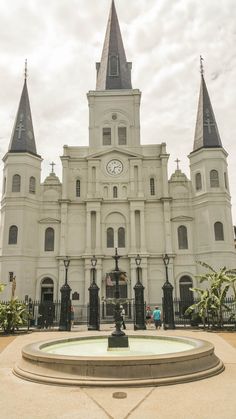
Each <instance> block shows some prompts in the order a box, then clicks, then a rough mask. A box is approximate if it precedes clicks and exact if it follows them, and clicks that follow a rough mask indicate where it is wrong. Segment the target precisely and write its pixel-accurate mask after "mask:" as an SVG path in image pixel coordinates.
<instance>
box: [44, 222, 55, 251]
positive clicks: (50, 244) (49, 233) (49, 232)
mask: <svg viewBox="0 0 236 419" xmlns="http://www.w3.org/2000/svg"><path fill="white" fill-rule="evenodd" d="M44 250H45V252H53V251H54V229H53V228H51V227H48V228H47V229H46V230H45V241H44Z"/></svg>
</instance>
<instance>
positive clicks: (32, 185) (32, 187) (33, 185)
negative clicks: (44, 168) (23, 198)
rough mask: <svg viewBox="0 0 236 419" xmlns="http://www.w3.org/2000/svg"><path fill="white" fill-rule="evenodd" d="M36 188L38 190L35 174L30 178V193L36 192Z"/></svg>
mask: <svg viewBox="0 0 236 419" xmlns="http://www.w3.org/2000/svg"><path fill="white" fill-rule="evenodd" d="M35 190H36V179H35V177H34V176H31V177H30V180H29V193H35Z"/></svg>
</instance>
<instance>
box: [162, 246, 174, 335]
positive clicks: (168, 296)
mask: <svg viewBox="0 0 236 419" xmlns="http://www.w3.org/2000/svg"><path fill="white" fill-rule="evenodd" d="M162 259H163V262H164V265H165V270H166V281H165V283H164V285H163V287H162V289H163V322H164V329H175V320H174V308H173V286H172V284H171V283H170V282H169V278H168V265H169V261H170V258H169V256H168V255H167V253H166V254H165V255H164V256H163V258H162Z"/></svg>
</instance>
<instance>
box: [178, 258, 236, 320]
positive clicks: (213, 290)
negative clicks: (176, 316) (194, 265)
mask: <svg viewBox="0 0 236 419" xmlns="http://www.w3.org/2000/svg"><path fill="white" fill-rule="evenodd" d="M198 263H199V264H200V265H201V266H203V267H204V268H207V269H208V270H209V271H210V272H206V273H204V274H202V275H198V276H197V277H196V278H198V280H199V282H200V283H203V282H207V283H208V287H207V288H206V289H201V288H192V289H191V290H192V291H194V292H196V293H197V294H198V298H199V301H198V302H197V303H195V304H193V305H192V306H190V307H189V308H188V309H187V310H186V312H185V313H186V314H192V313H193V312H194V311H197V313H198V314H199V316H200V317H201V319H202V322H203V325H204V327H205V325H206V320H207V323H208V326H209V325H210V324H211V325H212V327H214V326H216V325H217V326H218V327H222V325H223V311H224V310H226V311H231V309H230V308H229V306H228V305H226V304H225V299H226V296H227V293H228V291H229V289H230V288H232V290H233V294H234V300H235V298H236V288H235V283H236V270H235V269H227V268H226V267H223V268H221V269H220V270H219V271H218V272H217V271H216V270H215V269H213V268H212V266H210V265H208V264H207V263H205V262H198Z"/></svg>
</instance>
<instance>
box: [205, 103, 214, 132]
mask: <svg viewBox="0 0 236 419" xmlns="http://www.w3.org/2000/svg"><path fill="white" fill-rule="evenodd" d="M211 126H212V127H214V126H215V123H214V122H211V120H210V112H209V109H207V110H206V119H205V123H204V127H208V133H209V134H211Z"/></svg>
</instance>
